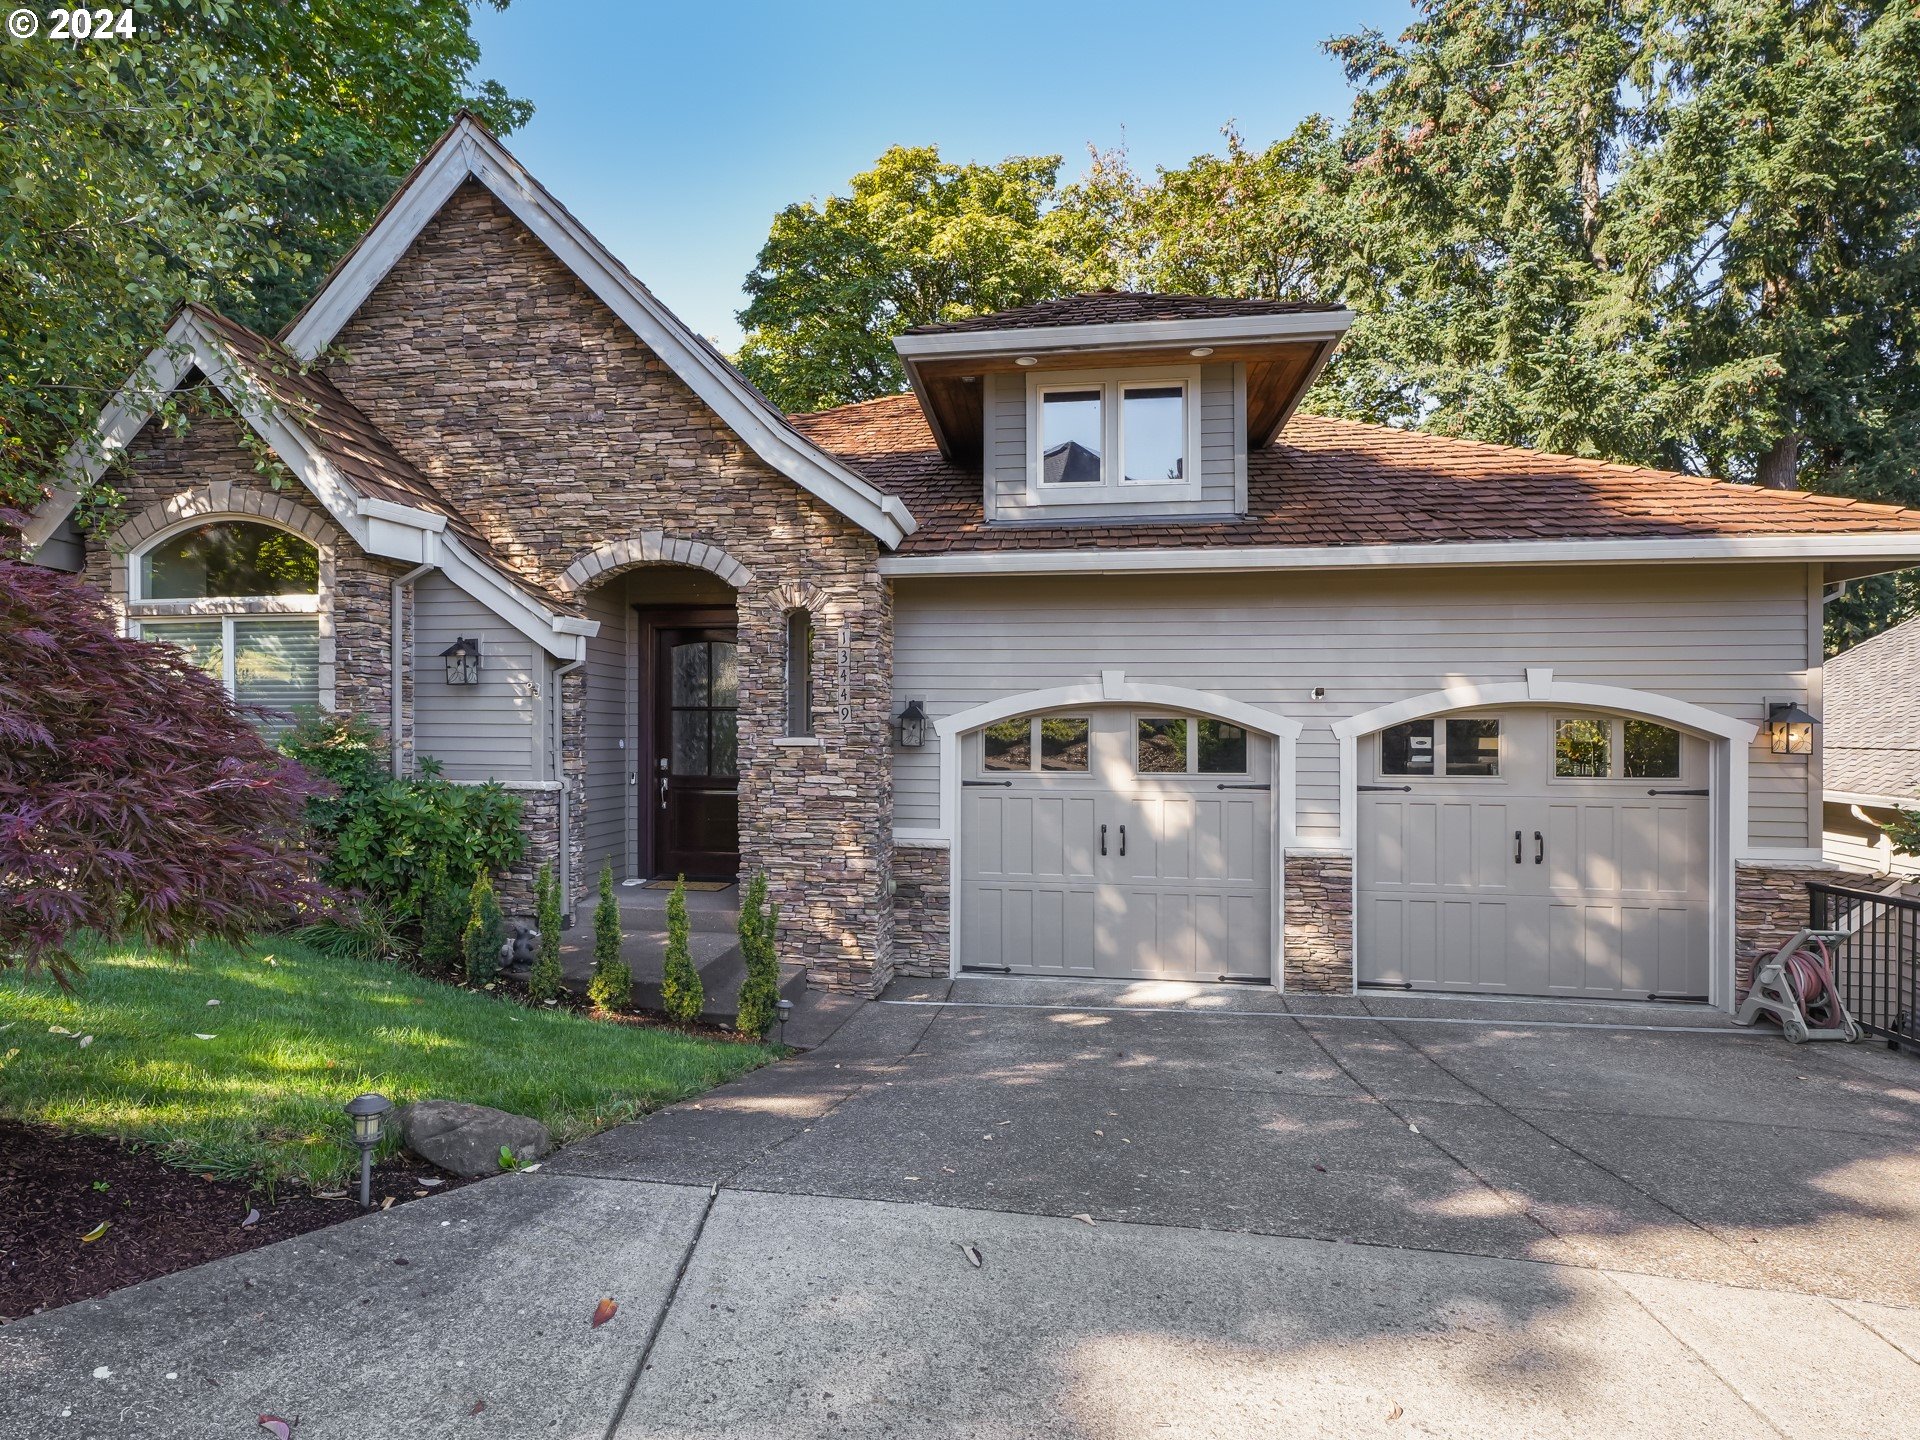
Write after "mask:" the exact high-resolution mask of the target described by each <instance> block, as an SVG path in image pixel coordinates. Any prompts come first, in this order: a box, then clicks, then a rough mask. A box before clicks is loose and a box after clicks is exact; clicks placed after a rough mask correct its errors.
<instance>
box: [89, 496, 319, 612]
mask: <svg viewBox="0 0 1920 1440" xmlns="http://www.w3.org/2000/svg"><path fill="white" fill-rule="evenodd" d="M215 525H258V526H259V527H260V528H261V529H262V530H278V531H280V533H281V534H283V535H291V536H292V537H293V538H294V539H296V540H298V541H299V542H300V543H301V544H302V545H306V546H308V547H310V548H311V549H312V550H313V553H314V572H315V573H314V582H313V593H312V594H299V593H296V594H292V595H199V596H193V597H191V598H188V599H184V600H155V599H152V598H151V597H149V596H147V595H145V594H143V593H142V592H141V586H142V584H143V583H144V579H145V571H146V559H147V556H149V555H151V554H152V553H153V552H154V551H155V550H158V549H159V548H160V547H161V546H162V545H165V544H167V543H168V542H169V541H171V540H176V539H178V538H179V537H180V536H182V535H184V534H187V533H189V532H191V531H194V530H208V529H211V528H212V527H214V526H215ZM326 562H327V552H326V547H325V546H323V545H318V544H316V543H315V542H314V541H313V540H312V539H311V538H309V537H308V536H305V535H302V534H301V533H300V532H299V531H298V530H295V529H293V528H292V527H291V526H288V525H279V524H276V523H275V522H273V521H272V520H268V519H265V518H263V517H262V516H259V515H195V516H193V517H192V518H190V519H188V520H186V521H183V522H182V523H181V524H178V525H169V526H168V527H167V528H166V529H164V530H162V531H160V532H159V533H158V534H156V535H154V536H152V537H151V538H149V539H147V540H144V541H142V542H141V544H140V546H139V548H137V549H136V550H134V551H133V553H132V554H130V555H128V556H127V604H128V605H129V606H138V607H140V609H141V612H142V613H145V614H153V615H161V614H181V615H184V614H187V613H197V614H207V615H211V614H216V613H217V614H229V613H233V614H240V613H249V612H250V613H253V614H269V613H272V612H274V611H280V612H283V613H300V612H302V611H306V612H314V611H318V610H319V609H320V600H321V597H322V596H323V595H324V594H325V593H326V590H327V576H326ZM205 607H218V608H217V609H208V608H205Z"/></svg>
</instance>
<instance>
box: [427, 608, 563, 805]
mask: <svg viewBox="0 0 1920 1440" xmlns="http://www.w3.org/2000/svg"><path fill="white" fill-rule="evenodd" d="M460 636H466V637H469V638H471V637H474V636H478V637H479V639H480V683H479V684H478V685H449V684H447V680H446V662H445V661H444V660H443V659H442V658H441V656H440V652H441V651H442V650H444V649H446V648H447V646H449V645H451V644H452V643H453V642H454V640H455V639H456V638H458V637H460ZM413 663H414V690H413V696H414V699H413V736H414V751H415V753H416V754H417V755H426V756H431V757H433V758H434V759H436V760H438V761H439V762H440V764H441V767H442V773H443V774H445V776H446V777H447V778H448V779H449V780H513V781H527V780H537V779H539V778H540V774H539V769H538V760H539V753H538V749H537V747H538V744H539V732H540V726H539V704H540V702H539V698H538V695H537V690H538V685H537V680H536V670H535V666H536V663H537V662H536V656H535V647H534V644H533V642H532V641H531V640H529V639H527V637H526V636H524V635H522V634H521V633H520V632H519V631H518V630H515V629H513V628H512V627H511V626H509V625H508V624H507V623H506V622H505V621H504V620H502V619H500V617H499V616H497V615H495V614H494V613H493V612H492V611H491V610H488V609H487V608H486V607H485V606H484V605H482V604H481V603H480V602H479V601H477V600H475V599H474V598H473V597H472V596H470V595H468V594H466V593H465V592H464V591H462V590H460V589H458V588H457V587H456V586H455V585H454V584H453V582H452V581H450V580H448V579H447V578H446V577H445V576H444V575H441V574H438V573H436V574H432V575H426V576H423V577H422V578H421V579H420V580H418V581H416V582H415V585H414V630H413Z"/></svg>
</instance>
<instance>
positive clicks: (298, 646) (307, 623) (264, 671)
mask: <svg viewBox="0 0 1920 1440" xmlns="http://www.w3.org/2000/svg"><path fill="white" fill-rule="evenodd" d="M233 698H234V702H235V703H236V704H239V705H259V706H262V707H264V708H266V709H268V710H272V711H275V712H279V713H277V714H276V715H274V716H273V717H272V718H270V719H267V720H265V721H264V722H263V723H262V726H261V728H262V729H264V730H265V731H266V732H267V733H268V734H269V735H277V734H278V733H279V732H280V731H282V730H284V729H286V728H287V726H288V725H289V724H290V723H291V722H292V719H293V716H292V714H291V713H290V712H292V711H294V710H298V709H309V708H312V707H314V706H317V705H318V704H319V703H320V627H319V625H318V623H317V622H315V621H313V620H235V621H234V622H233Z"/></svg>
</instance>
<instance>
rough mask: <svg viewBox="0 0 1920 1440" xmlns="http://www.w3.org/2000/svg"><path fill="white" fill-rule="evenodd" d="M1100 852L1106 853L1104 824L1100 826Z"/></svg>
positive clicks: (1105, 829) (1105, 828)
mask: <svg viewBox="0 0 1920 1440" xmlns="http://www.w3.org/2000/svg"><path fill="white" fill-rule="evenodd" d="M1100 853H1101V854H1102V855H1104V854H1106V853H1107V827H1106V826H1104V825H1102V826H1101V827H1100Z"/></svg>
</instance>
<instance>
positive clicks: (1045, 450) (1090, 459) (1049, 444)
mask: <svg viewBox="0 0 1920 1440" xmlns="http://www.w3.org/2000/svg"><path fill="white" fill-rule="evenodd" d="M1100 431H1101V423H1100V392H1099V391H1098V390H1053V391H1050V392H1048V393H1047V394H1045V395H1042V396H1041V397H1040V467H1041V475H1042V478H1043V480H1044V482H1045V483H1046V484H1048V485H1098V484H1100V483H1101V481H1102V479H1104V475H1103V473H1102V471H1101V468H1100V452H1101V446H1102V444H1103V441H1102V439H1101V434H1100Z"/></svg>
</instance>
